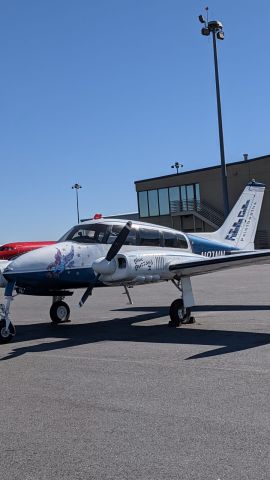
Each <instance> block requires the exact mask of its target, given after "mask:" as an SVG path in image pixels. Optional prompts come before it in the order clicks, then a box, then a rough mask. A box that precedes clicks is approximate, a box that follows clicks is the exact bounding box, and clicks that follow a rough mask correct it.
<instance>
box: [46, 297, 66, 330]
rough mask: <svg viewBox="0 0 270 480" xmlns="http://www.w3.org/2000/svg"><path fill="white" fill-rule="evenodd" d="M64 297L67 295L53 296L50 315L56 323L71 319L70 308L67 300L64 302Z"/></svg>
mask: <svg viewBox="0 0 270 480" xmlns="http://www.w3.org/2000/svg"><path fill="white" fill-rule="evenodd" d="M64 298H65V297H53V303H52V306H51V308H50V317H51V321H52V323H53V324H54V325H56V324H58V323H64V322H68V321H70V320H69V316H70V308H69V306H68V304H67V303H66V302H63V300H64Z"/></svg>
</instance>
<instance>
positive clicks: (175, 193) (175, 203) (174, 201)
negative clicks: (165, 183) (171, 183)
mask: <svg viewBox="0 0 270 480" xmlns="http://www.w3.org/2000/svg"><path fill="white" fill-rule="evenodd" d="M169 195H170V207H171V212H172V213H174V212H179V210H180V190H179V187H171V188H169Z"/></svg>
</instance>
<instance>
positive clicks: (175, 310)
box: [168, 298, 184, 327]
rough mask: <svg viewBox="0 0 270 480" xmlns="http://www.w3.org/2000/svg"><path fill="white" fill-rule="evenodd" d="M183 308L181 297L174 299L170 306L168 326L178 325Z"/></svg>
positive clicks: (180, 321)
mask: <svg viewBox="0 0 270 480" xmlns="http://www.w3.org/2000/svg"><path fill="white" fill-rule="evenodd" d="M183 309H184V304H183V300H182V298H178V299H177V300H174V302H172V304H171V306H170V312H169V314H170V317H171V320H170V322H169V324H168V325H169V327H179V326H180V325H181V323H182V321H183Z"/></svg>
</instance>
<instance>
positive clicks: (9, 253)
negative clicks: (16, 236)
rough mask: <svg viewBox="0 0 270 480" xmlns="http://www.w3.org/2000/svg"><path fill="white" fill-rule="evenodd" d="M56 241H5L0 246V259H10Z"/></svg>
mask: <svg viewBox="0 0 270 480" xmlns="http://www.w3.org/2000/svg"><path fill="white" fill-rule="evenodd" d="M54 243H56V242H53V241H44V242H14V243H5V244H4V245H1V247H0V260H11V259H13V258H15V257H18V256H19V255H22V254H23V253H26V252H30V251H31V250H36V249H37V248H41V247H46V246H47V245H53V244H54Z"/></svg>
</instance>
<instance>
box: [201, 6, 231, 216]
mask: <svg viewBox="0 0 270 480" xmlns="http://www.w3.org/2000/svg"><path fill="white" fill-rule="evenodd" d="M206 10H208V7H207V8H206ZM199 20H200V22H201V23H203V24H204V27H203V28H202V30H201V33H202V35H206V36H208V35H210V33H212V37H213V50H214V65H215V80H216V95H217V112H218V131H219V147H220V160H221V177H222V191H223V205H224V214H225V216H227V215H228V214H229V197H228V182H227V170H226V162H225V153H224V140H223V127H222V115H221V101H220V88H219V73H218V57H217V44H216V38H217V39H218V40H224V32H223V25H222V23H221V22H219V21H218V20H212V21H210V22H208V19H207V20H205V19H204V17H203V15H200V16H199Z"/></svg>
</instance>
